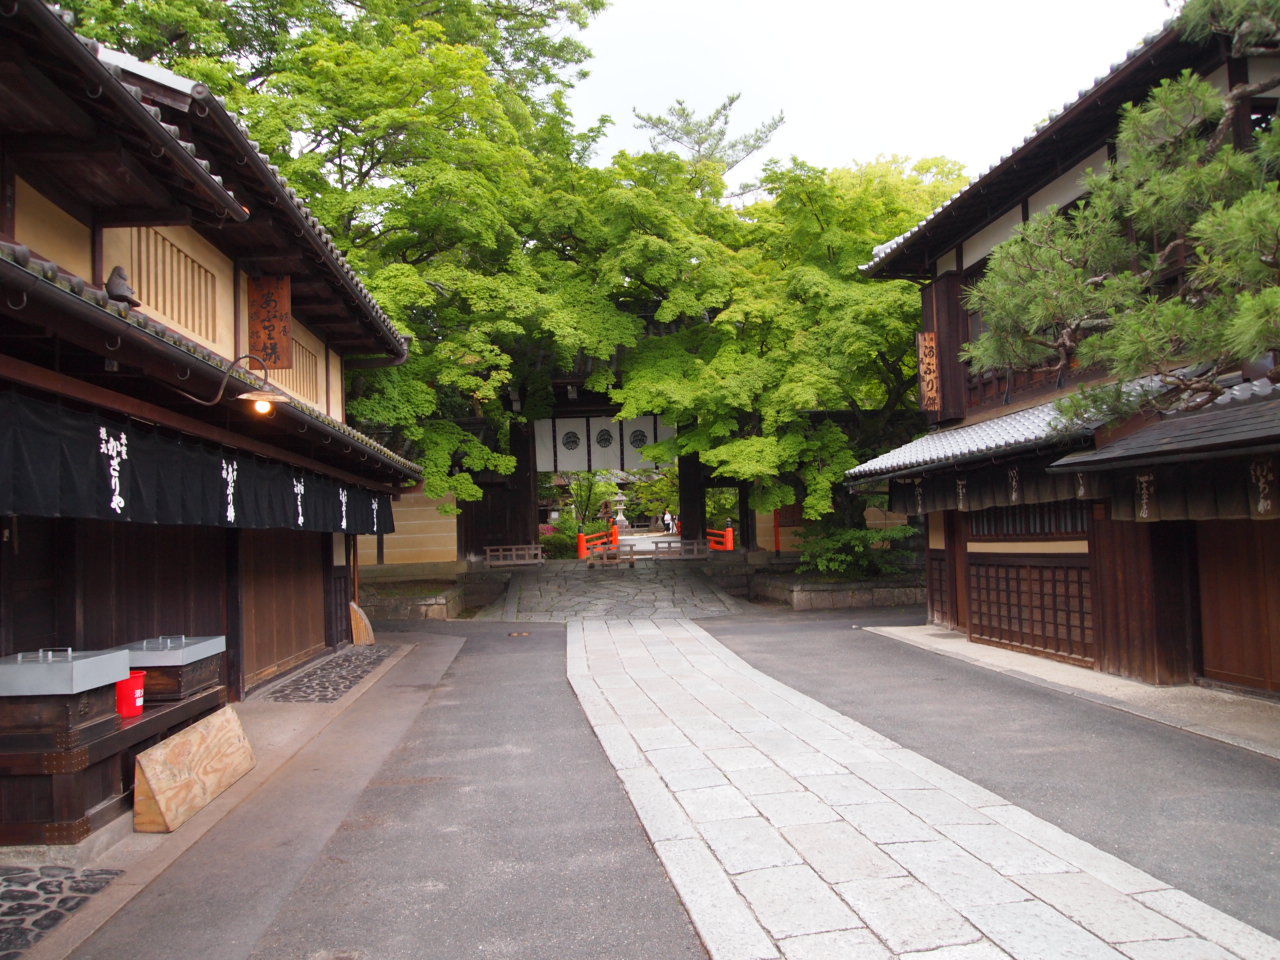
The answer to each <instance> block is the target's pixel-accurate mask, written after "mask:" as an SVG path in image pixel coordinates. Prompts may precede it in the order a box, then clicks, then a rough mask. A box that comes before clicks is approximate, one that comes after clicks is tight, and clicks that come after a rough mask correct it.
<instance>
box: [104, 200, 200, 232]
mask: <svg viewBox="0 0 1280 960" xmlns="http://www.w3.org/2000/svg"><path fill="white" fill-rule="evenodd" d="M94 225H95V226H98V227H102V228H104V229H105V228H110V227H187V226H190V225H191V208H190V207H182V206H179V207H111V208H109V209H106V210H99V211H98V212H97V215H96V216H95V217H94Z"/></svg>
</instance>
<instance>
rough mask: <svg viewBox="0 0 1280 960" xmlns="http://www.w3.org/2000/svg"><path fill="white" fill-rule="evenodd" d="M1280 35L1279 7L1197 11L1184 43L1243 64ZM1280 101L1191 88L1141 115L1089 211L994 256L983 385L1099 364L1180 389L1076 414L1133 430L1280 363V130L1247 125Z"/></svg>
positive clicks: (1097, 185) (1266, 83) (1145, 107)
mask: <svg viewBox="0 0 1280 960" xmlns="http://www.w3.org/2000/svg"><path fill="white" fill-rule="evenodd" d="M1278 24H1280V3H1277V2H1276V0H1247V2H1246V0H1191V2H1189V3H1187V5H1186V6H1185V8H1184V9H1183V12H1182V14H1181V16H1180V18H1179V20H1178V29H1179V30H1181V31H1182V32H1183V34H1184V36H1186V37H1187V38H1188V39H1192V40H1209V39H1211V38H1215V37H1223V38H1225V39H1226V40H1227V41H1228V42H1229V43H1230V45H1231V48H1232V50H1233V52H1234V53H1236V54H1237V55H1241V56H1243V55H1248V54H1252V53H1269V54H1274V53H1275V52H1276V51H1277V50H1278V49H1280V28H1278ZM1277 88H1280V71H1278V72H1276V74H1275V75H1273V76H1269V77H1265V78H1263V79H1260V80H1259V79H1255V80H1254V82H1252V83H1247V84H1237V85H1236V86H1234V87H1233V88H1232V89H1230V90H1229V91H1228V92H1227V93H1226V94H1225V95H1224V94H1223V93H1222V92H1221V91H1219V90H1218V89H1217V88H1215V87H1214V86H1213V85H1212V84H1211V83H1210V82H1209V81H1207V80H1205V79H1203V78H1200V77H1197V76H1195V75H1193V74H1191V73H1190V72H1188V73H1184V74H1183V75H1182V76H1180V77H1177V78H1175V79H1171V80H1166V81H1164V82H1163V83H1161V84H1160V85H1159V86H1158V87H1157V88H1155V89H1154V90H1153V91H1152V92H1151V94H1150V96H1149V97H1148V98H1147V99H1146V100H1145V101H1144V102H1143V103H1141V104H1136V105H1134V104H1131V105H1129V106H1128V107H1126V108H1125V109H1124V111H1123V112H1122V114H1121V117H1120V129H1119V134H1118V137H1117V143H1116V146H1117V151H1116V152H1117V159H1116V160H1115V161H1114V162H1112V163H1110V164H1108V165H1107V166H1106V167H1105V168H1104V169H1103V170H1099V171H1094V172H1093V173H1092V174H1091V175H1090V176H1089V177H1088V179H1087V184H1086V186H1087V193H1086V198H1085V199H1084V200H1083V201H1082V202H1081V203H1080V204H1079V205H1077V206H1075V207H1074V208H1072V209H1070V210H1049V211H1046V212H1045V213H1042V214H1040V215H1038V216H1036V217H1033V218H1032V219H1031V220H1030V221H1029V222H1028V223H1026V224H1025V225H1023V226H1022V228H1021V229H1020V230H1019V233H1018V236H1017V237H1015V238H1014V239H1013V240H1010V241H1009V242H1007V243H1005V244H1002V245H1001V246H999V247H997V248H996V250H995V251H994V252H993V254H992V256H991V260H990V262H989V265H988V269H987V273H986V276H985V277H984V278H983V279H982V280H981V281H980V282H979V283H978V284H977V285H976V286H975V287H974V288H973V290H972V291H971V294H970V304H971V306H972V307H974V308H976V309H978V310H980V311H981V312H982V314H983V319H984V321H985V323H986V325H987V327H988V330H987V332H986V333H984V334H983V335H982V336H981V337H980V338H979V339H978V340H976V341H975V342H973V343H971V344H969V345H968V346H967V348H966V351H965V356H966V358H967V359H969V360H970V361H971V362H972V363H973V364H974V365H975V367H976V368H977V369H979V370H990V369H998V368H1006V367H1020V368H1027V367H1035V366H1048V367H1051V368H1053V369H1058V370H1063V369H1065V368H1067V367H1068V366H1069V365H1071V364H1077V363H1078V364H1083V365H1091V364H1097V365H1099V366H1100V367H1102V368H1103V369H1104V370H1105V371H1106V372H1107V373H1109V374H1111V375H1112V376H1114V377H1116V378H1118V379H1121V380H1128V379H1132V378H1135V377H1139V376H1144V375H1155V376H1156V377H1157V378H1158V380H1159V382H1161V383H1162V384H1163V385H1164V386H1165V387H1166V388H1168V389H1167V390H1166V391H1163V392H1162V393H1161V394H1160V395H1158V396H1149V397H1146V398H1136V397H1133V396H1131V395H1128V396H1127V395H1125V394H1124V393H1123V392H1121V391H1118V390H1115V389H1099V388H1091V389H1087V390H1085V391H1083V393H1082V394H1081V396H1080V398H1079V400H1078V402H1077V403H1076V404H1075V405H1074V410H1075V411H1076V412H1078V413H1083V412H1086V411H1095V410H1102V411H1104V412H1107V413H1111V414H1117V413H1121V412H1123V410H1124V409H1125V406H1126V404H1128V405H1131V404H1132V403H1134V402H1138V401H1141V402H1146V403H1154V404H1158V405H1164V406H1170V405H1182V406H1197V405H1203V404H1205V403H1208V402H1210V401H1212V400H1213V398H1214V397H1216V396H1218V395H1219V394H1220V393H1221V392H1222V390H1223V389H1224V387H1223V384H1222V382H1221V380H1220V378H1221V375H1222V374H1223V373H1224V372H1226V371H1229V370H1232V369H1235V368H1237V367H1239V366H1240V364H1241V363H1243V362H1247V361H1251V360H1254V359H1255V358H1257V357H1260V356H1263V355H1265V354H1267V353H1268V352H1270V351H1274V350H1277V349H1278V348H1280V283H1278V281H1280V194H1278V193H1277V183H1276V177H1277V174H1278V173H1280V129H1278V128H1277V126H1276V124H1275V123H1274V118H1273V117H1272V116H1268V115H1260V116H1258V117H1257V118H1256V121H1255V128H1254V130H1253V132H1252V135H1251V137H1250V138H1249V140H1248V141H1247V142H1245V143H1241V144H1236V143H1233V142H1232V135H1233V132H1234V131H1236V130H1237V129H1239V124H1238V119H1239V115H1240V113H1241V111H1244V110H1248V109H1249V108H1250V106H1251V105H1254V103H1255V101H1254V98H1256V97H1259V96H1261V95H1264V94H1267V93H1269V92H1271V91H1274V90H1275V89H1277ZM1273 363H1274V361H1273ZM1270 376H1271V377H1272V378H1273V379H1277V380H1280V368H1276V369H1273V370H1272V371H1271V374H1270Z"/></svg>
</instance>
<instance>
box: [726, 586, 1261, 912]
mask: <svg viewBox="0 0 1280 960" xmlns="http://www.w3.org/2000/svg"><path fill="white" fill-rule="evenodd" d="M922 616H923V614H922V612H921V611H918V610H907V611H897V612H894V611H883V610H882V611H856V612H854V611H832V612H819V613H813V614H797V613H792V612H789V611H788V612H785V613H769V612H762V611H759V610H757V611H753V613H752V615H751V616H750V617H745V616H744V617H728V618H721V619H715V620H706V621H702V622H701V626H702V627H703V628H704V629H706V630H707V631H708V632H710V633H711V634H712V635H713V636H715V637H716V639H718V640H720V641H721V642H722V643H724V644H725V645H726V646H727V647H729V648H730V649H731V650H733V651H734V652H736V653H737V654H738V655H739V656H741V657H743V659H745V660H746V661H747V662H749V663H750V664H751V665H752V666H754V667H756V668H757V669H759V670H762V671H764V672H765V673H767V674H769V675H770V676H772V677H775V678H776V679H778V680H780V681H782V682H783V683H786V684H788V685H789V686H791V687H793V688H795V689H796V690H799V691H800V692H802V693H805V694H807V695H808V696H811V697H813V698H814V699H815V700H818V701H820V702H822V703H824V704H826V705H827V706H829V707H832V708H833V709H836V710H839V711H840V712H842V713H844V714H846V715H848V716H849V717H852V718H853V719H855V720H858V721H860V722H862V723H865V724H866V725H867V726H869V727H871V728H872V729H874V730H876V731H877V732H879V733H881V734H883V735H884V736H887V737H889V738H890V739H893V740H896V741H897V742H898V743H900V744H902V745H903V746H905V747H908V748H910V749H912V750H915V751H916V752H918V753H921V754H923V755H924V756H926V757H928V758H930V759H931V760H934V761H936V762H937V763H940V764H942V765H943V766H946V767H948V768H949V769H951V770H953V771H954V772H956V773H959V774H961V775H962V776H964V777H967V778H968V779H970V780H973V781H974V782H976V783H979V784H981V785H982V786H984V787H986V788H987V789H989V790H992V791H994V792H995V793H997V794H1000V795H1001V796H1003V797H1004V798H1005V799H1006V800H1008V801H1010V802H1011V803H1014V804H1017V805H1019V806H1021V807H1024V808H1026V809H1027V810H1029V811H1031V812H1032V813H1034V814H1036V815H1037V816H1039V817H1041V818H1043V819H1045V820H1048V821H1050V822H1051V823H1054V824H1057V825H1058V826H1060V827H1062V828H1063V829H1065V830H1067V831H1068V832H1070V833H1072V834H1075V835H1076V836H1078V837H1080V838H1081V839H1084V840H1087V841H1088V842H1090V843H1092V844H1094V845H1095V846H1097V847H1099V848H1101V849H1103V850H1106V851H1108V852H1110V853H1113V854H1115V855H1116V856H1118V857H1120V858H1122V859H1124V860H1126V861H1128V862H1129V863H1132V864H1133V865H1135V866H1137V867H1139V868H1141V869H1142V870H1145V871H1146V872H1148V873H1150V874H1152V875H1153V876H1155V877H1158V878H1160V879H1161V880H1164V881H1166V882H1167V883H1170V884H1172V885H1173V886H1175V887H1178V888H1180V889H1182V890H1184V891H1186V892H1187V893H1189V894H1191V895H1192V896H1194V897H1197V898H1198V899H1200V900H1203V901H1204V902H1206V903H1208V904H1211V905H1212V906H1215V907H1217V908H1218V909H1220V910H1222V911H1224V912H1226V913H1229V914H1231V915H1232V916H1235V917H1237V918H1239V919H1240V920H1243V921H1245V922H1247V923H1249V924H1252V925H1253V926H1255V927H1258V928H1259V929H1261V930H1264V931H1266V932H1267V933H1269V934H1271V935H1272V936H1275V937H1280V761H1277V760H1274V759H1271V758H1269V757H1264V756H1260V755H1258V754H1255V753H1252V752H1250V751H1247V750H1243V749H1241V748H1238V747H1233V746H1230V745H1228V744H1223V743H1220V742H1218V741H1215V740H1209V739H1206V738H1203V737H1200V736H1197V735H1195V734H1191V733H1187V732H1184V731H1181V730H1177V729H1174V728H1172V727H1168V726H1165V725H1163V724H1160V723H1156V722H1153V721H1149V720H1144V719H1142V718H1139V717H1136V716H1133V715H1132V714H1128V713H1125V712H1123V711H1120V710H1116V709H1113V708H1111V707H1107V706H1103V705H1100V704H1097V703H1093V702H1090V701H1087V700H1083V699H1081V698H1079V697H1073V696H1070V695H1069V694H1067V693H1064V692H1061V691H1058V690H1055V689H1052V688H1049V687H1045V686H1040V685H1037V684H1033V683H1029V682H1026V681H1023V680H1020V679H1018V678H1015V677H1010V676H1007V675H1004V674H1001V673H996V672H993V671H990V670H986V669H983V668H982V667H979V666H975V665H973V664H969V663H965V662H963V661H960V660H956V659H953V658H950V657H945V656H941V655H939V654H936V653H932V652H930V651H926V650H922V649H920V648H918V647H914V646H911V645H909V644H905V643H901V642H899V641H896V640H891V639H888V638H885V637H881V636H878V635H876V634H873V633H870V632H868V631H865V630H860V629H854V628H853V627H852V626H851V625H852V624H853V623H855V622H857V623H860V624H864V625H871V624H884V625H888V624H892V623H898V624H908V623H921V622H922Z"/></svg>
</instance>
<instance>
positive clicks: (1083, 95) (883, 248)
mask: <svg viewBox="0 0 1280 960" xmlns="http://www.w3.org/2000/svg"><path fill="white" fill-rule="evenodd" d="M1172 25H1173V21H1172V20H1170V21H1168V22H1166V23H1165V25H1164V26H1163V27H1162V28H1161V29H1160V30H1157V31H1155V32H1154V33H1151V34H1148V35H1147V36H1146V37H1145V38H1143V40H1142V43H1141V44H1140V45H1139V46H1138V47H1136V48H1134V49H1133V50H1131V51H1129V54H1128V55H1127V56H1126V57H1125V59H1124V60H1122V61H1120V62H1119V63H1113V64H1112V65H1111V69H1110V70H1109V71H1108V72H1107V73H1106V74H1104V75H1103V76H1101V77H1098V78H1097V79H1096V80H1095V81H1094V83H1093V86H1091V87H1089V88H1088V89H1086V90H1081V91H1080V92H1079V95H1078V96H1077V97H1076V99H1075V100H1073V101H1071V102H1069V103H1064V104H1063V105H1062V108H1061V109H1060V110H1051V111H1049V115H1048V117H1046V118H1045V119H1044V120H1042V121H1040V122H1039V123H1038V124H1036V126H1035V129H1034V130H1033V131H1032V132H1031V133H1030V134H1028V135H1027V136H1026V137H1024V138H1023V140H1022V143H1020V144H1018V145H1017V146H1015V147H1014V148H1013V149H1012V150H1010V151H1009V152H1008V153H1006V154H1004V155H1003V156H1001V157H1000V159H999V160H997V161H996V162H995V163H993V164H992V165H991V166H990V167H989V168H988V169H987V170H986V172H984V173H982V174H980V175H978V176H977V177H975V178H974V179H973V180H971V181H970V182H969V183H968V184H967V185H966V186H964V187H962V188H961V189H960V190H958V191H956V192H955V193H954V194H952V195H951V197H950V198H949V199H947V200H946V201H944V202H943V203H942V204H941V205H940V206H939V207H938V208H937V209H936V210H934V211H933V212H932V213H931V214H929V216H927V217H925V219H923V220H921V221H920V222H919V223H918V224H916V225H915V226H914V227H912V228H911V229H910V230H908V231H907V232H906V233H903V234H900V235H899V236H897V237H894V238H893V239H892V240H889V241H888V242H886V243H882V244H880V245H879V246H878V247H876V248H875V249H874V250H872V259H871V261H870V262H869V263H864V264H862V265H861V266H860V267H858V269H859V270H860V271H862V272H863V273H872V272H874V271H875V270H876V269H877V268H879V267H880V266H881V265H882V264H883V263H884V261H886V260H887V259H889V257H890V256H891V255H892V254H893V253H894V252H895V251H896V250H898V249H899V248H900V247H901V246H902V245H903V244H905V243H906V242H907V241H908V240H910V239H911V238H912V237H913V236H915V234H917V233H918V232H920V231H921V230H922V229H924V228H925V227H927V226H928V225H929V224H930V222H931V221H933V220H934V218H936V217H937V216H938V215H939V214H941V213H942V212H943V211H944V210H946V209H947V208H948V207H949V206H951V205H952V204H953V203H955V202H956V201H957V200H959V199H960V198H962V197H964V196H965V195H967V194H969V193H970V192H973V191H981V190H982V189H983V181H984V180H985V179H986V178H987V177H988V175H990V174H991V173H992V172H993V171H995V170H996V169H997V168H999V167H1000V166H1001V165H1003V164H1004V163H1006V162H1007V161H1008V160H1009V158H1010V157H1012V156H1013V155H1014V154H1016V153H1017V152H1018V151H1019V150H1022V149H1023V148H1024V147H1026V146H1027V145H1028V144H1030V143H1031V142H1032V141H1033V140H1035V139H1036V138H1037V137H1038V136H1039V135H1040V134H1041V132H1043V131H1044V130H1045V128H1046V127H1048V126H1050V125H1051V124H1053V122H1054V121H1055V120H1057V119H1058V118H1059V117H1061V116H1062V115H1063V114H1066V113H1067V112H1069V111H1071V110H1072V109H1075V108H1076V107H1078V106H1081V105H1083V104H1084V103H1085V101H1087V100H1088V99H1089V98H1090V96H1091V94H1092V93H1093V91H1094V90H1096V89H1097V87H1098V86H1099V85H1100V84H1102V83H1103V82H1104V81H1106V80H1107V79H1108V78H1110V77H1113V76H1115V74H1116V73H1118V72H1119V71H1120V70H1122V69H1123V68H1125V67H1126V66H1128V65H1129V64H1130V63H1133V62H1134V61H1135V60H1138V59H1139V58H1141V57H1142V56H1143V55H1144V54H1145V53H1146V50H1147V48H1148V47H1149V46H1150V45H1151V43H1152V42H1153V41H1155V40H1156V39H1157V38H1159V37H1162V36H1164V35H1165V34H1166V33H1168V32H1169V30H1170V28H1171V27H1172Z"/></svg>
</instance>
